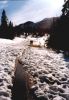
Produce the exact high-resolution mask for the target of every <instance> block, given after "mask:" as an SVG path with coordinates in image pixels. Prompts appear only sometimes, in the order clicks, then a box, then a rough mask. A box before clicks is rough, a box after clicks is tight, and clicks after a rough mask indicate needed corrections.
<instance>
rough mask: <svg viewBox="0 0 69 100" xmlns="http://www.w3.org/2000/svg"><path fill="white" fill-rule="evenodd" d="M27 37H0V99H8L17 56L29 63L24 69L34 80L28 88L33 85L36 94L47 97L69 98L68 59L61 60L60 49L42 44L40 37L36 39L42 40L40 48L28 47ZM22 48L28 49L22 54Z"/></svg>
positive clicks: (68, 99) (64, 99)
mask: <svg viewBox="0 0 69 100" xmlns="http://www.w3.org/2000/svg"><path fill="white" fill-rule="evenodd" d="M32 39H33V38H32ZM29 40H30V38H29V37H28V38H26V39H24V38H23V39H22V38H15V39H14V40H6V39H0V100H11V87H12V86H13V84H12V77H13V76H14V69H15V59H16V57H17V56H20V57H22V58H21V59H22V61H23V62H26V63H25V64H27V65H30V66H26V67H28V68H26V69H27V70H28V71H30V72H31V74H32V75H33V76H34V78H35V79H36V81H37V84H35V85H34V86H32V87H31V88H36V91H35V95H37V97H38V98H39V97H41V96H42V97H43V95H44V97H47V98H48V100H69V69H68V66H69V62H66V61H65V60H64V58H63V55H62V54H61V53H60V54H56V53H55V52H54V51H51V50H48V49H46V48H44V47H43V43H44V42H43V43H42V42H41V41H43V40H42V39H36V43H37V41H40V42H39V44H41V43H42V44H41V45H42V46H41V48H36V47H30V48H28V44H29ZM26 48H28V49H26ZM25 49H26V51H27V52H26V53H25V54H24V55H23V51H24V50H25ZM22 55H23V56H22ZM24 67H25V66H24ZM33 90H34V89H33ZM49 96H50V98H51V99H50V98H49ZM40 100H45V99H40ZM46 100H47V99H46Z"/></svg>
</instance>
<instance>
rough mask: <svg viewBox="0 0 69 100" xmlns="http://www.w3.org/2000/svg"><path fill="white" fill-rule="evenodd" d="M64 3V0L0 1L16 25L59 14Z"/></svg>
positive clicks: (0, 7) (0, 6)
mask: <svg viewBox="0 0 69 100" xmlns="http://www.w3.org/2000/svg"><path fill="white" fill-rule="evenodd" d="M63 3H64V0H15V1H14V0H5V1H0V9H3V8H4V9H6V12H7V13H8V17H9V19H10V20H12V21H13V23H14V25H16V24H20V23H23V22H26V21H34V22H37V21H40V20H42V19H44V18H46V17H53V16H59V15H60V14H61V9H62V5H63Z"/></svg>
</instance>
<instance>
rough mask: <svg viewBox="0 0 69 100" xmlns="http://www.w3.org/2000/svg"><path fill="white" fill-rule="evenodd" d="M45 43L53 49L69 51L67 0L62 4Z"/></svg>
mask: <svg viewBox="0 0 69 100" xmlns="http://www.w3.org/2000/svg"><path fill="white" fill-rule="evenodd" d="M47 45H48V47H49V48H53V49H55V50H63V51H69V0H67V1H66V2H65V4H64V5H63V9H62V15H61V16H60V18H59V19H58V21H57V23H56V25H55V26H53V30H52V33H51V35H50V37H49V39H48V43H47Z"/></svg>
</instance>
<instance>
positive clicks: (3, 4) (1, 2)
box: [0, 0, 8, 9]
mask: <svg viewBox="0 0 69 100" xmlns="http://www.w3.org/2000/svg"><path fill="white" fill-rule="evenodd" d="M7 3H8V0H5V1H0V9H4V8H5V7H7Z"/></svg>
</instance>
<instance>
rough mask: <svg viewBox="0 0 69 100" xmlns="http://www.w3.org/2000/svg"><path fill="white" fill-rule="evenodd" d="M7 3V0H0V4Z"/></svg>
mask: <svg viewBox="0 0 69 100" xmlns="http://www.w3.org/2000/svg"><path fill="white" fill-rule="evenodd" d="M7 3H8V0H5V1H0V4H7Z"/></svg>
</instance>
